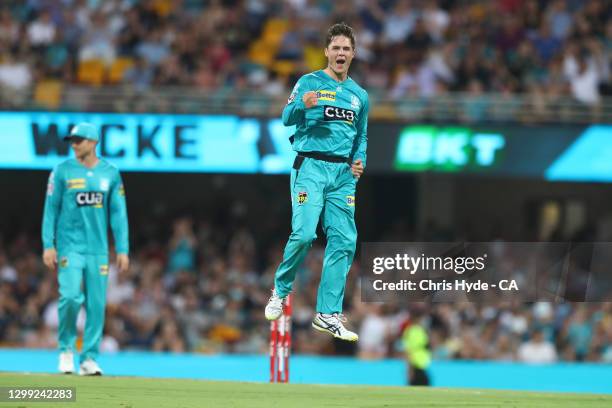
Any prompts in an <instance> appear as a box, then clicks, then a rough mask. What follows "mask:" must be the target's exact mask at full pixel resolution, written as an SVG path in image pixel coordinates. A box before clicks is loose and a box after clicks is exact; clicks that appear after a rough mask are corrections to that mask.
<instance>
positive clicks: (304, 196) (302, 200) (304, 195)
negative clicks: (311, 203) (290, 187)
mask: <svg viewBox="0 0 612 408" xmlns="http://www.w3.org/2000/svg"><path fill="white" fill-rule="evenodd" d="M306 201H308V193H307V192H305V191H300V192H299V193H298V195H297V202H298V204H300V205H302V204H304V203H305V202H306Z"/></svg>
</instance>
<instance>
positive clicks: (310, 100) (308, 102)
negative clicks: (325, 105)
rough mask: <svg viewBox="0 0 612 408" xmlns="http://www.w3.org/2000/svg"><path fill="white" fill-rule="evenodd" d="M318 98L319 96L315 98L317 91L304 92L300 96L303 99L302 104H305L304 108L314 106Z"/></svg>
mask: <svg viewBox="0 0 612 408" xmlns="http://www.w3.org/2000/svg"><path fill="white" fill-rule="evenodd" d="M318 100H319V98H317V93H316V92H313V91H310V92H306V93H305V94H304V96H303V97H302V101H304V106H306V109H308V108H312V107H313V106H316V105H317V102H318Z"/></svg>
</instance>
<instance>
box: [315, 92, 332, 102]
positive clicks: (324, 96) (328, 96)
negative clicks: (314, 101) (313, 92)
mask: <svg viewBox="0 0 612 408" xmlns="http://www.w3.org/2000/svg"><path fill="white" fill-rule="evenodd" d="M317 98H318V99H319V100H320V101H330V102H333V101H335V100H336V92H335V91H325V90H323V91H317Z"/></svg>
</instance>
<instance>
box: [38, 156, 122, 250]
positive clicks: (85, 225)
mask: <svg viewBox="0 0 612 408" xmlns="http://www.w3.org/2000/svg"><path fill="white" fill-rule="evenodd" d="M109 219H110V226H111V229H112V231H113V236H114V238H115V247H116V248H115V249H116V251H117V253H118V254H127V253H128V250H129V244H128V220H127V209H126V205H125V191H124V188H123V182H122V181H121V175H120V174H119V170H118V169H117V168H116V167H115V166H114V165H112V164H110V163H109V162H107V161H106V160H103V159H100V160H99V162H98V164H97V165H96V166H95V167H93V168H91V169H90V168H87V167H85V166H84V165H82V164H81V163H80V162H79V161H78V160H77V159H69V160H66V161H64V162H63V163H60V164H59V165H58V166H56V167H55V169H54V170H53V172H52V173H51V175H50V176H49V183H48V185H47V198H46V201H45V211H44V216H43V226H42V240H43V246H44V248H45V249H48V248H56V249H57V250H58V252H61V253H70V252H76V253H80V254H88V255H106V254H108V225H109Z"/></svg>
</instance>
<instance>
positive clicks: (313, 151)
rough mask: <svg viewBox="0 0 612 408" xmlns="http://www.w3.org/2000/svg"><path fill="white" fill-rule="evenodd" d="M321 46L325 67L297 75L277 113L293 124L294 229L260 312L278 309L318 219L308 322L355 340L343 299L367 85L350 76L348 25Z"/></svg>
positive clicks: (275, 313)
mask: <svg viewBox="0 0 612 408" xmlns="http://www.w3.org/2000/svg"><path fill="white" fill-rule="evenodd" d="M324 51H325V56H326V57H327V63H328V64H327V67H326V68H325V69H323V70H320V71H315V72H312V73H310V74H307V75H304V76H302V77H301V78H300V79H299V81H298V82H297V84H296V85H295V87H294V88H293V92H292V93H291V95H290V97H289V100H288V102H287V105H286V106H285V108H284V110H283V114H282V119H283V123H284V124H285V126H291V125H295V126H296V132H295V135H294V136H293V138H292V145H293V150H295V151H296V152H297V157H296V159H295V162H294V164H293V169H292V171H291V179H290V183H291V184H290V188H291V207H292V214H293V215H292V220H291V230H292V231H291V235H290V236H289V241H288V242H287V245H286V247H285V251H284V257H283V261H282V262H281V264H280V266H279V267H278V269H277V271H276V275H275V288H274V290H273V292H272V296H271V298H270V300H269V302H268V304H267V306H266V310H265V315H266V318H267V319H268V320H276V319H278V318H279V317H280V316H281V314H282V308H283V302H284V299H285V298H286V296H287V295H288V294H289V292H291V289H292V284H293V281H294V279H295V274H296V271H297V269H298V267H299V266H300V264H301V263H302V261H303V260H304V257H305V256H306V254H307V252H308V250H309V248H310V246H311V244H312V241H313V240H314V239H315V238H316V233H315V232H316V228H317V224H318V223H319V219H321V221H322V227H323V231H324V232H325V235H326V237H327V246H326V248H325V258H324V261H323V271H322V275H321V282H320V284H319V290H318V294H317V306H316V312H317V314H316V316H315V318H314V320H313V322H312V326H313V327H314V328H315V329H317V330H319V331H323V332H327V333H330V334H331V335H333V336H334V337H337V338H340V339H343V340H348V341H357V339H358V336H357V334H355V333H353V332H351V331H349V330H348V329H346V328H345V327H344V325H343V322H345V319H344V317H343V315H342V302H343V299H344V288H345V286H346V278H347V275H348V271H349V269H350V267H351V263H352V262H353V257H354V255H355V248H356V241H357V229H356V227H355V188H356V183H357V180H358V179H359V177H360V176H361V175H362V173H363V170H364V168H365V165H366V147H367V127H368V110H369V102H368V94H367V92H366V91H365V90H364V89H363V88H361V87H360V86H359V85H357V83H356V82H355V81H353V80H352V79H351V78H350V77H349V76H348V69H349V67H350V65H351V61H352V60H353V57H354V56H355V36H354V34H353V29H352V28H351V27H349V26H348V25H346V24H344V23H340V24H335V25H333V26H332V27H331V28H330V29H329V30H328V32H327V37H326V43H325V50H324Z"/></svg>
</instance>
